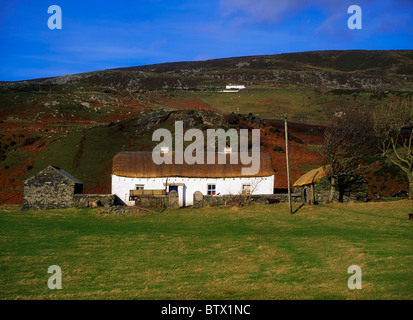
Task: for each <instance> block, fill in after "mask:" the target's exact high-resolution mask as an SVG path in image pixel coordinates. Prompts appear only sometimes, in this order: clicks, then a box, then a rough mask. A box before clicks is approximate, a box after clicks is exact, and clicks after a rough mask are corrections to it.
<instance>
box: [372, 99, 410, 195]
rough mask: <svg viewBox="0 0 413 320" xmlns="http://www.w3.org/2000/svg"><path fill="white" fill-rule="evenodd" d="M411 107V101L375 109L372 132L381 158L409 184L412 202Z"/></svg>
mask: <svg viewBox="0 0 413 320" xmlns="http://www.w3.org/2000/svg"><path fill="white" fill-rule="evenodd" d="M412 124H413V106H412V102H411V99H410V100H403V101H397V102H391V103H389V104H387V105H384V106H380V107H377V108H376V111H375V113H374V130H375V133H376V135H377V137H378V142H379V144H378V145H379V149H380V152H381V154H382V156H383V157H384V158H385V159H386V160H387V161H388V162H390V163H391V164H393V165H395V166H397V167H399V168H400V169H401V170H402V171H403V172H404V173H405V174H406V176H407V180H408V182H409V199H410V200H413V127H412Z"/></svg>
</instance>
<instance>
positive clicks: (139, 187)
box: [135, 184, 144, 190]
mask: <svg viewBox="0 0 413 320" xmlns="http://www.w3.org/2000/svg"><path fill="white" fill-rule="evenodd" d="M143 187H144V185H143V184H136V185H135V190H143Z"/></svg>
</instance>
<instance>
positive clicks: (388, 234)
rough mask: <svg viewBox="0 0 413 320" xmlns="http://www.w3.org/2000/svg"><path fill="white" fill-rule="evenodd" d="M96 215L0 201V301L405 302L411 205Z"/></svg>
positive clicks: (409, 285)
mask: <svg viewBox="0 0 413 320" xmlns="http://www.w3.org/2000/svg"><path fill="white" fill-rule="evenodd" d="M295 206H296V207H297V206H298V205H297V204H296V205H295ZM100 211H101V209H82V210H81V209H67V210H49V211H39V212H35V211H32V212H20V211H19V210H18V207H13V206H9V207H0V221H1V231H0V241H1V256H0V261H1V262H0V268H1V269H0V270H1V272H0V288H1V289H0V299H413V275H412V271H413V237H412V234H413V221H409V220H408V218H407V216H408V213H410V212H413V204H412V202H411V201H410V202H409V201H406V200H402V201H391V202H377V203H362V204H330V205H318V206H304V207H302V208H300V209H299V210H298V211H297V212H296V213H295V214H294V215H289V214H288V210H287V206H286V205H285V204H276V205H251V206H249V207H244V208H203V209H175V210H172V209H171V210H167V211H165V212H163V213H162V214H155V213H154V214H147V213H145V214H144V213H134V214H130V215H125V216H113V215H105V214H100ZM50 265H59V266H60V267H61V269H62V275H63V276H62V279H63V281H62V286H63V288H62V290H50V289H48V287H47V280H48V278H49V277H50V276H51V274H48V273H47V270H48V267H49V266H50ZM350 265H359V266H360V267H361V269H362V289H361V290H350V289H349V288H348V286H347V280H348V278H349V277H350V274H347V269H348V267H349V266H350Z"/></svg>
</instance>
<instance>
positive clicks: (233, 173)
mask: <svg viewBox="0 0 413 320" xmlns="http://www.w3.org/2000/svg"><path fill="white" fill-rule="evenodd" d="M172 154H173V155H175V153H174V152H172ZM237 156H238V154H237ZM205 157H206V155H205ZM215 157H216V158H215V164H207V163H206V161H204V162H205V163H204V164H193V165H190V164H187V163H185V161H184V163H183V164H175V163H172V164H165V163H162V164H160V165H158V164H156V163H154V161H153V160H152V152H120V153H118V154H116V155H115V157H114V158H113V166H112V173H113V174H114V175H117V176H122V177H130V178H156V177H191V178H234V177H247V176H248V175H242V168H246V167H250V165H244V164H242V163H241V161H238V163H237V164H231V163H230V158H229V154H227V159H226V163H225V164H218V160H217V158H218V155H217V154H215ZM173 159H174V158H173ZM238 160H239V157H238ZM173 162H174V161H173ZM273 174H274V169H273V167H272V163H271V157H270V155H269V154H267V153H260V168H259V171H258V173H256V174H255V175H250V177H251V176H253V177H268V176H272V175H273Z"/></svg>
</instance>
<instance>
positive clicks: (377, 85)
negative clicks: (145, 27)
mask: <svg viewBox="0 0 413 320" xmlns="http://www.w3.org/2000/svg"><path fill="white" fill-rule="evenodd" d="M412 61H413V51H323V52H303V53H289V54H278V55H270V56H254V57H238V58H227V59H217V60H209V61H196V62H178V63H165V64H158V65H151V66H140V67H130V68H120V69H113V70H104V71H95V72H88V73H83V74H77V75H66V76H61V77H56V78H48V79H37V80H30V81H20V82H1V83H0V129H1V131H0V161H1V164H0V202H9V203H19V202H20V201H21V196H22V191H21V188H22V181H23V180H24V179H25V178H27V177H29V176H31V175H33V174H35V173H36V172H38V171H40V170H42V169H43V168H44V167H45V166H47V165H48V164H54V165H57V166H61V167H62V168H64V169H65V170H67V171H69V172H70V173H72V174H73V175H74V176H76V177H77V178H79V179H80V180H82V181H83V182H84V184H85V192H98V193H99V192H110V172H111V161H112V157H113V155H114V154H116V153H117V152H119V151H133V150H137V151H139V150H151V148H152V147H153V146H154V143H153V142H152V141H151V135H152V132H153V131H154V130H156V129H157V128H172V126H173V123H174V121H175V120H183V121H184V122H185V123H186V125H187V126H188V127H198V128H200V129H202V130H206V129H207V128H218V127H222V128H224V129H228V128H230V127H235V128H237V129H239V128H241V127H243V128H260V129H261V130H262V133H261V141H262V146H261V148H262V150H263V151H265V152H269V153H270V154H271V156H272V159H273V166H274V168H275V170H276V178H275V185H276V187H277V188H285V187H286V179H285V160H284V159H285V153H284V152H283V150H282V149H280V148H282V147H283V144H284V138H283V126H282V123H281V121H280V119H281V118H282V116H283V115H284V114H288V117H289V119H290V121H291V123H290V127H291V129H290V130H291V131H290V132H291V135H292V136H293V137H294V139H292V141H291V159H292V163H291V165H292V179H293V180H295V179H297V178H298V177H299V176H300V175H301V174H303V173H305V172H306V171H308V170H310V169H313V168H315V167H317V166H318V165H320V163H321V161H322V160H321V158H320V155H319V153H318V150H319V148H320V145H321V144H322V141H323V125H325V124H326V115H327V114H328V113H329V112H331V110H332V109H333V108H337V107H338V108H339V107H340V106H343V105H348V104H361V105H364V106H365V107H366V108H367V109H372V108H374V107H375V106H377V105H379V104H383V103H387V102H389V101H392V100H394V99H398V98H400V97H407V96H411V91H412V89H413V85H412V83H413V67H412V65H413V64H412ZM229 83H239V84H245V85H246V86H247V89H244V90H242V91H240V92H237V93H220V92H217V91H218V90H219V89H222V88H224V87H225V85H227V84H229ZM232 112H234V113H235V114H236V115H235V118H236V120H234V117H232V120H231V117H228V116H226V115H227V114H230V113H232ZM234 121H235V122H234ZM96 163H99V166H96ZM379 170H382V171H380V174H379V175H380V178H377V179H375V182H374V183H372V184H371V185H372V186H371V190H370V193H371V194H374V193H380V194H383V195H391V194H393V193H395V192H397V191H399V190H400V188H403V185H404V183H405V181H404V180H403V176H402V175H400V173H399V172H398V171H397V170H394V169H392V168H388V167H386V166H384V167H382V168H381V169H379Z"/></svg>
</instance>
